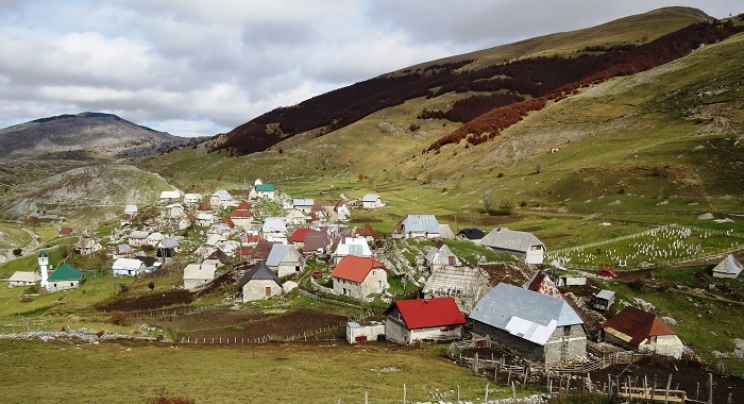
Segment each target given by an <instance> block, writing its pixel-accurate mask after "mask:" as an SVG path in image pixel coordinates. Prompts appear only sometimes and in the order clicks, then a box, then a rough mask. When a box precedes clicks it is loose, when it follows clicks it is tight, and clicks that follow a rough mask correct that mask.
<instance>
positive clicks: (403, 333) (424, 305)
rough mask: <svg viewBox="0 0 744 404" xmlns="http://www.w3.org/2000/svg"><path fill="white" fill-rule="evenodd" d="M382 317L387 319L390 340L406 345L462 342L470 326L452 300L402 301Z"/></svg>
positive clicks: (386, 325)
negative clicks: (427, 342) (463, 329)
mask: <svg viewBox="0 0 744 404" xmlns="http://www.w3.org/2000/svg"><path fill="white" fill-rule="evenodd" d="M382 314H384V315H386V316H387V321H386V322H385V336H386V338H387V340H388V341H391V342H395V343H398V344H402V345H410V344H413V343H415V342H417V341H451V340H456V339H460V338H461V337H462V326H463V325H464V324H465V323H466V321H465V317H464V316H463V315H462V313H461V312H460V309H459V308H458V307H457V304H456V303H455V300H454V299H453V298H451V297H439V298H433V299H416V300H398V301H396V302H393V304H392V305H390V307H388V308H387V309H386V310H385V311H384V312H383V313H382Z"/></svg>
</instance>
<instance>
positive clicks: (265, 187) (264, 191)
mask: <svg viewBox="0 0 744 404" xmlns="http://www.w3.org/2000/svg"><path fill="white" fill-rule="evenodd" d="M248 199H250V200H252V201H253V200H256V199H266V200H269V201H274V200H276V190H275V189H274V185H272V184H257V185H255V186H254V187H253V189H252V190H251V192H250V194H249V195H248Z"/></svg>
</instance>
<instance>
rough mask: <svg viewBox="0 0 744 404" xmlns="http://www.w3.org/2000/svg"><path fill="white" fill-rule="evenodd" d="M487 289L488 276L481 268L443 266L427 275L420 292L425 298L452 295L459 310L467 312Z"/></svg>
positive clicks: (488, 285)
mask: <svg viewBox="0 0 744 404" xmlns="http://www.w3.org/2000/svg"><path fill="white" fill-rule="evenodd" d="M489 290H491V285H490V284H489V276H488V273H487V272H486V271H485V270H483V269H482V268H478V267H474V268H473V267H463V266H457V267H453V266H445V267H442V268H440V269H439V270H437V271H436V272H434V273H433V274H432V275H431V276H429V278H428V279H427V280H426V283H424V287H423V289H422V290H421V293H422V294H423V295H424V297H426V298H436V297H444V296H449V297H452V298H453V299H455V303H457V307H459V309H460V311H461V312H463V313H465V314H469V313H470V312H471V311H472V310H473V307H475V304H476V303H477V302H478V300H480V299H481V297H483V295H485V294H486V292H488V291H489Z"/></svg>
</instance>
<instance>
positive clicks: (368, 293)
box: [331, 255, 390, 301]
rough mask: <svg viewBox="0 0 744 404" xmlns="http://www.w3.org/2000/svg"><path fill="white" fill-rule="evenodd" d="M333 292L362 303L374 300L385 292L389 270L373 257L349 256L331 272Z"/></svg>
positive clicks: (387, 285)
mask: <svg viewBox="0 0 744 404" xmlns="http://www.w3.org/2000/svg"><path fill="white" fill-rule="evenodd" d="M331 277H332V278H333V292H334V293H335V294H338V295H343V296H349V297H353V298H354V299H359V300H362V301H372V300H374V297H373V296H374V295H379V294H382V293H383V292H385V290H387V289H388V288H389V287H390V285H389V284H388V282H387V269H385V267H384V266H383V265H382V263H380V261H377V260H376V259H375V258H373V257H359V256H356V255H347V256H345V257H343V258H342V259H341V261H339V263H338V265H336V268H334V270H333V272H331Z"/></svg>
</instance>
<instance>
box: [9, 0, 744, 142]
mask: <svg viewBox="0 0 744 404" xmlns="http://www.w3.org/2000/svg"><path fill="white" fill-rule="evenodd" d="M740 1H741V0H696V1H689V0H687V1H685V0H678V1H662V0H643V1H636V0H615V1H606V0H560V1H547V0H544V1H537V0H472V1H458V2H453V1H452V0H379V1H372V0H369V1H363V0H294V1H288V0H270V1H269V0H265V1H256V0H224V1H223V0H109V1H105V0H104V1H100V0H96V1H92V0H91V1H88V0H67V1H55V0H0V50H1V51H2V55H0V128H4V127H7V126H10V125H15V124H18V123H22V122H26V121H29V120H33V119H38V118H43V117H48V116H54V115H59V114H76V113H80V112H83V111H95V112H108V113H113V114H116V115H119V116H120V117H122V118H124V119H127V120H130V121H133V122H136V123H138V124H142V125H146V126H150V127H152V128H153V129H157V130H162V131H167V132H170V133H171V134H174V135H178V136H198V135H207V136H211V135H214V134H216V133H220V132H227V131H229V130H231V129H232V128H234V127H236V126H238V125H240V124H242V123H245V122H247V121H249V120H251V119H252V118H254V117H256V116H258V115H260V114H262V113H264V112H266V111H269V110H271V109H274V108H276V107H279V106H287V105H293V104H296V103H298V102H301V101H303V100H305V99H307V98H310V97H312V96H315V95H318V94H322V93H325V92H327V91H330V90H332V89H334V88H338V87H342V86H346V85H349V84H353V83H355V82H358V81H361V80H365V79H368V78H371V77H374V76H377V75H379V74H382V73H386V72H389V71H392V70H397V69H400V68H403V67H407V66H410V65H413V64H417V63H420V62H425V61H429V60H433V59H437V58H440V57H445V56H450V55H454V54H460V53H465V52H470V51H474V50H479V49H484V48H489V47H493V46H497V45H502V44H506V43H510V42H514V41H517V40H521V39H526V38H531V37H534V36H538V35H543V34H550V33H554V32H559V31H570V30H575V29H580V28H586V27H590V26H593V25H597V24H601V23H604V22H607V21H611V20H613V19H616V18H620V17H625V16H628V15H632V14H639V13H643V12H646V11H650V10H653V9H656V8H659V7H664V6H669V5H682V6H691V7H696V8H699V9H701V10H703V11H705V12H706V13H708V14H709V15H711V16H713V17H716V18H723V17H727V16H729V15H730V14H734V15H736V14H739V13H743V12H744V5H741V3H740Z"/></svg>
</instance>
